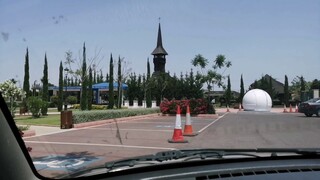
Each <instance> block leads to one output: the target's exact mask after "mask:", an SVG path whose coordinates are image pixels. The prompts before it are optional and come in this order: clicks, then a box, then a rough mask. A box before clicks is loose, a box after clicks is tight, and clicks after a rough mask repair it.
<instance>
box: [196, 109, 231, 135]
mask: <svg viewBox="0 0 320 180" xmlns="http://www.w3.org/2000/svg"><path fill="white" fill-rule="evenodd" d="M226 114H228V113H226ZM226 114H223V115H222V116H219V117H218V119H216V120H214V121H212V122H211V123H210V124H208V125H207V126H205V127H204V128H202V129H200V130H199V131H198V133H201V132H202V131H204V130H206V129H207V128H208V127H209V126H211V125H212V124H213V123H215V122H217V121H218V120H219V119H221V118H223V116H224V115H226Z"/></svg>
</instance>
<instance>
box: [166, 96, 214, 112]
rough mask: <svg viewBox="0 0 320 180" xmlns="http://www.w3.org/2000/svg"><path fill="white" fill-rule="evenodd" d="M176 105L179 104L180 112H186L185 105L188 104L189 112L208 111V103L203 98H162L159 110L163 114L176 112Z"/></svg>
mask: <svg viewBox="0 0 320 180" xmlns="http://www.w3.org/2000/svg"><path fill="white" fill-rule="evenodd" d="M177 105H180V110H181V113H182V114H185V113H186V109H187V105H189V106H190V113H191V114H206V113H208V111H207V110H208V103H207V101H206V100H205V99H190V100H189V99H185V100H171V101H169V100H168V99H164V100H163V101H162V102H161V104H160V111H161V112H162V113H163V114H176V111H177Z"/></svg>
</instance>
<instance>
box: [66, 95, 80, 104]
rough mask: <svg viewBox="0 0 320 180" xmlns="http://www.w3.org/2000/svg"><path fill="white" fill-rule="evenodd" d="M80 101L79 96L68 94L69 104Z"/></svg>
mask: <svg viewBox="0 0 320 180" xmlns="http://www.w3.org/2000/svg"><path fill="white" fill-rule="evenodd" d="M77 101H78V98H77V97H76V96H68V97H67V102H68V103H69V104H76V103H77Z"/></svg>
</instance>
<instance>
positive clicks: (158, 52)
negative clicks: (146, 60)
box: [151, 20, 168, 55]
mask: <svg viewBox="0 0 320 180" xmlns="http://www.w3.org/2000/svg"><path fill="white" fill-rule="evenodd" d="M159 21H160V20H159ZM151 54H152V55H168V53H167V52H166V50H165V49H164V48H163V46H162V36H161V26H160V22H159V28H158V39H157V47H156V48H155V49H154V50H153V52H152V53H151Z"/></svg>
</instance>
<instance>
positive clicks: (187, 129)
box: [183, 105, 197, 136]
mask: <svg viewBox="0 0 320 180" xmlns="http://www.w3.org/2000/svg"><path fill="white" fill-rule="evenodd" d="M183 135H184V136H196V135H197V134H196V133H193V129H192V125H191V117H190V107H189V105H188V106H187V114H186V124H185V125H184V132H183Z"/></svg>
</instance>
